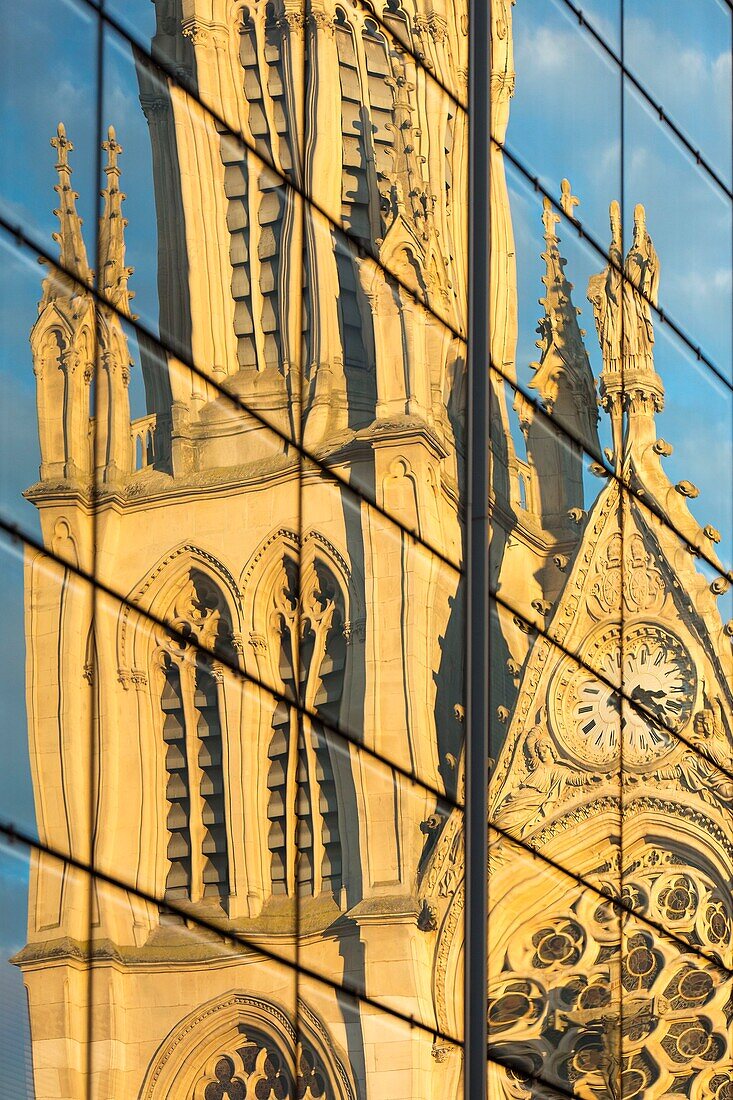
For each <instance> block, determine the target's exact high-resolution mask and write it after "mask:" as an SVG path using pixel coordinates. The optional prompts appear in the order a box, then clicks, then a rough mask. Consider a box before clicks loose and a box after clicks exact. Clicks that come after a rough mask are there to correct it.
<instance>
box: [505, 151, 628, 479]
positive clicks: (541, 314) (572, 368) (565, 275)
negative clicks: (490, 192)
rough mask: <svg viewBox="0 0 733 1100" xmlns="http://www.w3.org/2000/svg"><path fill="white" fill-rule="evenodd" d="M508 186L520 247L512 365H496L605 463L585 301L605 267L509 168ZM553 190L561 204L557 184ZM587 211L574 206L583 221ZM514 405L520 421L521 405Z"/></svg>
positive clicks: (594, 341) (595, 351) (597, 361)
mask: <svg viewBox="0 0 733 1100" xmlns="http://www.w3.org/2000/svg"><path fill="white" fill-rule="evenodd" d="M507 186H508V196H509V204H510V207H511V213H512V219H513V222H514V231H515V234H516V242H517V243H516V252H517V260H516V268H517V318H516V323H517V332H516V359H514V358H513V356H512V357H507V356H505V362H504V365H503V366H502V365H501V364H500V362H499V360H498V357H497V356H496V355H494V356H493V364H494V367H495V368H496V369H497V370H498V371H499V372H500V373H501V374H502V375H503V376H504V377H505V378H506V379H507V380H508V381H509V382H510V383H511V384H512V385H514V386H518V387H519V389H521V391H522V393H523V395H524V397H525V398H526V401H527V402H532V403H533V404H534V405H538V406H539V407H540V408H541V409H542V410H544V412H545V414H546V416H547V417H551V418H552V420H553V421H554V422H556V423H557V424H558V426H559V427H560V428H562V429H563V430H564V431H565V432H566V433H567V435H568V436H569V437H570V438H571V439H573V440H574V441H575V442H576V443H577V444H579V445H580V446H581V447H583V449H584V450H585V451H586V452H587V454H588V455H589V456H591V457H592V459H593V460H594V461H596V462H601V463H607V461H608V460H607V456H606V454H605V450H606V449H607V448H608V446H609V445H610V443H611V435H610V431H609V427H608V421H607V420H606V418H605V417H603V416H600V415H599V411H598V393H597V388H598V384H597V381H596V377H597V376H598V375H599V374H600V372H601V369H602V367H603V360H602V357H601V353H600V348H599V342H598V337H597V331H596V325H595V323H594V310H593V306H592V305H591V303H590V302H589V300H588V295H589V294H590V293H593V294H594V296H595V293H594V291H593V285H594V283H593V280H594V277H596V276H597V273H598V271H599V270H600V269H601V268H602V267H603V266H604V263H605V262H606V261H605V259H604V258H603V257H601V256H599V254H598V251H597V250H596V249H595V248H594V247H592V246H590V245H589V244H588V243H587V241H586V240H584V239H583V238H582V237H581V236H580V234H579V230H578V227H577V225H575V224H574V223H573V222H572V221H571V220H570V219H569V218H568V217H567V215H566V214H565V213H564V212H561V209H560V208H558V209H556V208H555V207H553V206H552V204H551V203H550V202H549V200H548V199H546V198H545V197H544V196H543V195H542V194H541V193H539V192H538V191H535V190H533V188H532V187H531V185H530V184H529V183H528V182H527V180H526V179H525V177H524V176H523V175H522V173H521V172H519V171H518V170H517V169H516V168H514V167H513V165H512V164H511V162H508V163H507ZM550 191H551V193H552V194H553V195H556V196H557V198H558V200H560V199H561V198H562V193H561V191H560V190H559V189H558V188H557V186H556V185H553V186H552V187H551V188H550ZM573 197H575V196H573ZM581 197H582V198H583V199H584V196H583V195H582V193H581ZM565 205H566V206H567V203H566V204H565ZM584 206H585V202H583V203H582V204H581V205H580V208H578V206H573V207H572V211H573V216H576V215H577V217H579V218H580V219H581V221H582V220H583V209H584ZM568 209H570V208H569V207H568ZM605 237H606V235H605V234H604V237H603V241H604V245H605ZM538 296H539V297H538ZM512 403H514V404H515V411H516V413H517V414H519V419H520V423H521V421H522V415H521V414H522V411H523V408H524V407H526V402H523V401H522V400H521V398H519V399H516V398H513V399H512ZM511 419H513V418H511Z"/></svg>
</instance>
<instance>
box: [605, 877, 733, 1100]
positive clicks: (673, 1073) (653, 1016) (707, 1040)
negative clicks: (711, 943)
mask: <svg viewBox="0 0 733 1100" xmlns="http://www.w3.org/2000/svg"><path fill="white" fill-rule="evenodd" d="M662 894H663V895H664V896H665V897H667V898H669V897H670V894H669V891H667V890H665V889H663V890H662ZM677 902H679V904H682V899H681V896H677V895H675V897H674V898H673V904H675V903H677ZM621 981H622V990H623V992H622V996H623V1003H624V1012H625V1016H624V1027H623V1046H622V1073H623V1082H624V1095H625V1096H628V1097H633V1098H636V1097H642V1096H660V1097H661V1096H663V1095H664V1094H665V1091H668V1090H669V1089H670V1088H672V1087H675V1088H676V1089H677V1090H678V1092H681V1093H682V1095H685V1094H686V1095H688V1096H694V1095H695V1091H696V1090H699V1089H701V1090H703V1092H707V1093H708V1095H710V1096H712V1097H715V1098H716V1100H717V1098H718V1097H724V1096H725V1089H726V1088H727V1087H728V1086H729V1084H730V1080H731V1069H732V1068H733V1059H732V1058H731V1038H730V1035H731V1033H730V998H731V978H730V971H725V970H722V969H720V968H718V967H716V966H714V965H713V964H711V963H708V962H705V961H703V960H701V959H700V958H699V956H697V955H695V954H694V953H693V952H691V951H689V950H685V949H684V947H680V945H679V943H677V942H675V941H674V940H673V939H672V938H671V937H668V936H663V935H657V934H656V933H654V932H653V931H652V930H651V929H649V928H648V927H646V926H644V925H642V924H640V923H639V922H638V921H637V920H635V918H634V917H631V916H627V917H625V919H624V928H623V958H622V972H621Z"/></svg>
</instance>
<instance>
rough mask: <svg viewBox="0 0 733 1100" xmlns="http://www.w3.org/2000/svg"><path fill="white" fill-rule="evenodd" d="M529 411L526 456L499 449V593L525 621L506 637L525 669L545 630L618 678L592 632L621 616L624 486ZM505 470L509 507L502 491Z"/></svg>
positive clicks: (494, 530) (495, 539) (505, 608)
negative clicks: (535, 638)
mask: <svg viewBox="0 0 733 1100" xmlns="http://www.w3.org/2000/svg"><path fill="white" fill-rule="evenodd" d="M531 413H532V409H531V407H527V405H526V403H523V408H522V415H523V420H524V424H523V426H524V427H525V428H526V440H527V442H526V451H525V453H526V455H527V459H526V460H525V459H524V458H523V457H522V456H521V454H520V455H517V453H516V451H514V452H513V453H512V452H511V451H509V452H508V453H505V454H504V455H502V454H498V455H497V454H496V451H494V461H495V467H494V471H495V475H494V491H495V492H496V499H497V503H498V505H499V507H497V508H496V509H495V511H494V514H493V517H492V525H491V550H490V560H491V572H492V577H491V585H492V593H493V594H494V595H495V596H496V599H497V601H498V603H499V605H500V607H501V608H502V616H503V615H504V614H505V612H506V614H507V615H508V616H509V617H516V618H517V620H518V621H517V622H515V624H514V626H513V627H512V628H509V634H507V635H506V637H507V639H508V638H509V636H510V635H511V636H512V637H513V639H514V640H513V643H510V649H513V648H516V653H514V654H513V656H514V658H515V660H517V661H519V664H520V665H521V663H522V660H523V656H524V654H525V653H526V649H527V645H528V644H529V642H528V636H530V635H533V634H535V633H538V634H539V635H544V636H546V637H547V638H549V639H551V640H552V641H554V642H556V643H557V644H558V645H559V646H560V647H561V648H563V649H564V650H565V651H566V652H568V653H570V654H572V655H574V656H577V657H579V658H580V659H581V660H582V661H584V662H586V663H587V664H588V665H589V667H590V668H591V669H592V670H593V671H594V672H596V673H597V674H599V675H601V676H602V677H612V678H613V676H614V675H615V673H614V670H613V669H612V667H611V666H610V665H609V664H608V655H605V656H604V655H603V653H602V652H601V651H597V650H596V648H595V646H594V645H591V644H590V642H589V636H590V634H591V633H592V628H593V626H594V624H596V623H608V622H611V621H614V622H618V620H619V619H620V604H621V577H620V565H621V563H620V554H621V519H620V511H619V492H620V486H619V482H618V481H617V479H616V478H615V477H612V476H609V475H608V474H607V473H606V470H605V467H601V466H600V465H599V464H598V463H589V462H588V460H587V459H585V460H584V456H583V455H582V453H580V452H579V449H578V448H577V447H576V446H575V444H573V443H571V442H569V441H568V440H567V438H566V437H565V436H564V435H563V433H562V432H561V431H559V430H558V429H557V428H555V426H554V425H553V424H552V423H551V422H549V421H548V419H547V418H546V417H543V416H542V414H541V413H537V414H536V415H534V416H532V415H530V414H531ZM522 442H524V441H522ZM504 461H506V466H504V465H503V462H504ZM500 462H501V463H502V465H500ZM505 470H506V471H507V472H508V486H509V504H510V507H509V508H508V509H505V508H502V507H501V504H502V503H503V501H502V498H501V496H499V491H500V490H501V489H502V488H503V485H502V480H503V476H504V471H505ZM505 484H506V483H505ZM522 635H524V641H521V638H522ZM616 671H617V670H616Z"/></svg>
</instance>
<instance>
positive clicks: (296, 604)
mask: <svg viewBox="0 0 733 1100" xmlns="http://www.w3.org/2000/svg"><path fill="white" fill-rule="evenodd" d="M343 612H344V605H343V595H342V592H341V589H340V586H339V584H338V582H337V581H336V579H335V577H334V576H333V573H332V572H331V571H330V569H329V568H328V567H327V566H326V565H325V563H323V562H320V561H318V560H316V561H314V562H312V563H311V565H310V566H309V567H308V568H306V569H305V570H304V572H303V576H302V577H301V579H300V595H298V567H297V563H296V561H295V559H294V558H292V557H290V556H289V555H285V556H284V557H283V561H282V570H281V573H280V576H279V580H278V582H277V583H276V584H275V596H274V607H273V609H272V614H271V622H270V636H271V640H272V644H273V645H274V647H275V650H276V652H277V667H278V673H279V678H280V680H281V683H282V691H283V694H284V695H285V696H286V697H287V698H289V699H292V700H293V702H294V703H295V702H298V703H299V704H300V707H302V708H303V710H300V709H299V708H296V707H295V706H292V707H291V706H288V705H287V704H285V703H281V704H280V705H279V706H278V707H277V709H276V712H275V715H274V717H273V732H272V737H271V740H270V745H269V749H268V778H267V787H268V810H267V816H268V819H269V832H268V847H269V851H270V865H271V885H272V892H273V893H274V894H288V895H292V894H294V893H295V891H296V889H297V890H298V892H299V893H300V894H301V895H306V896H307V895H312V896H317V895H319V894H321V893H323V892H331V893H334V894H336V893H338V891H339V890H340V888H341V884H342V875H341V841H340V831H339V809H338V797H337V790H336V781H335V776H334V768H333V761H332V759H331V754H330V751H329V747H328V743H327V740H326V736H325V733H324V730H323V727H322V725H321V723H320V722H319V720H318V719H319V717H320V718H322V719H330V720H331V721H333V720H334V719H335V717H336V715H337V713H338V706H339V703H340V700H341V696H342V691H343V675H344V665H345V655H346V643H345V639H344V631H343V623H344V614H343Z"/></svg>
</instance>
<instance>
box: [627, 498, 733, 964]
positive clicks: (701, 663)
mask: <svg viewBox="0 0 733 1100" xmlns="http://www.w3.org/2000/svg"><path fill="white" fill-rule="evenodd" d="M675 499H678V500H680V504H679V506H678V507H679V510H680V511H683V510H684V511H685V512H686V508H685V505H684V502H683V501H682V500H681V498H679V497H676V498H675ZM673 518H674V517H673ZM678 523H679V520H678ZM679 525H681V523H680V524H679ZM623 531H624V589H623V591H624V623H623V694H624V719H625V721H624V727H623V728H624V741H623V770H624V784H623V833H622V836H623V864H622V868H623V870H622V874H623V885H624V893H625V896H627V897H628V899H629V902H630V904H631V905H632V907H633V908H634V910H635V911H636V912H638V913H639V914H641V915H643V916H645V917H646V918H647V919H648V920H650V921H653V922H654V923H655V924H658V925H660V926H661V927H662V928H664V929H666V930H667V931H668V932H669V933H670V934H672V935H674V936H675V937H676V939H677V940H678V941H681V942H683V943H686V944H689V946H690V947H691V948H692V949H693V950H697V951H699V952H700V953H702V954H704V955H705V956H707V957H708V958H711V959H712V960H713V961H715V962H718V963H720V964H722V965H724V966H729V965H730V958H731V916H732V910H731V902H730V894H729V891H728V889H727V887H726V886H725V885H724V884H725V883H727V882H728V880H729V878H730V876H731V873H732V869H733V828H732V826H731V820H730V807H731V805H733V729H732V728H731V718H730V716H731V711H732V709H733V708H732V707H731V700H732V699H733V694H732V692H731V688H732V687H733V682H732V680H731V660H730V658H731V645H730V636H729V635H727V634H726V629H725V627H724V622H725V621H726V620H727V617H728V616H729V615H730V608H731V599H730V596H731V593H730V591H729V590H726V589H725V587H724V585H723V583H722V582H721V578H720V575H719V574H711V570H710V568H709V566H707V565H706V564H704V563H703V562H701V561H700V559H699V558H696V557H695V556H694V555H693V554H691V553H690V551H689V549H688V547H687V546H686V545H685V543H684V542H682V540H681V539H680V538H679V537H678V536H677V535H676V534H675V533H674V532H673V531H672V530H671V529H670V528H669V527H668V526H667V525H666V524H665V523H664V522H663V521H662V520H661V519H660V518H659V517H658V516H657V515H656V514H655V513H654V512H652V511H651V510H649V509H648V508H646V507H645V506H644V505H643V504H642V503H641V502H640V501H639V500H638V498H636V497H632V496H629V497H627V499H626V501H625V505H624V514H623ZM711 575H712V580H711ZM719 602H720V606H718V603H719ZM693 823H694V824H693ZM690 830H692V831H690Z"/></svg>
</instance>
